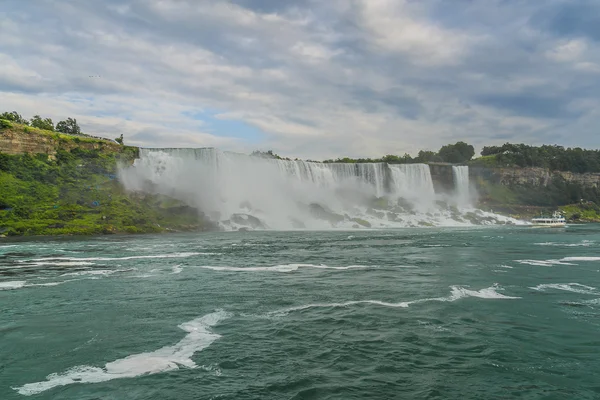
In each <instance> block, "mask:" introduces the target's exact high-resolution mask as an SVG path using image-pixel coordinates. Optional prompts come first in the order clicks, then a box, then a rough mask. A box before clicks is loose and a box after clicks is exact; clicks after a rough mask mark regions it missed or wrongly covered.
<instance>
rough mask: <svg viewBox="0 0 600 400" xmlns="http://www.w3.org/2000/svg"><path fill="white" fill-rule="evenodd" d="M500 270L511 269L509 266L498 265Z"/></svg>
mask: <svg viewBox="0 0 600 400" xmlns="http://www.w3.org/2000/svg"><path fill="white" fill-rule="evenodd" d="M498 267H500V268H506V269H513V267H511V266H510V265H499V266H498Z"/></svg>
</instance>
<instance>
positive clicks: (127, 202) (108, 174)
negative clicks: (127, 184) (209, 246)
mask: <svg viewBox="0 0 600 400" xmlns="http://www.w3.org/2000/svg"><path fill="white" fill-rule="evenodd" d="M23 135H28V136H27V137H26V139H27V140H23V139H22V136H23ZM0 137H2V138H3V140H4V142H6V141H8V140H9V139H10V140H19V141H20V142H19V143H17V144H16V146H20V145H23V146H24V145H25V144H26V143H29V144H31V143H40V145H39V146H42V147H44V149H45V151H44V152H42V153H37V154H33V155H31V154H29V153H23V154H6V153H4V152H0V235H1V236H28V235H92V234H113V233H159V232H173V231H201V230H209V229H214V226H213V225H212V224H211V223H210V222H209V221H208V220H207V219H205V218H204V217H203V215H202V214H201V213H200V212H198V210H196V209H194V208H192V207H189V206H187V205H186V204H184V203H182V202H180V201H177V200H174V199H172V198H169V197H167V196H160V195H149V194H142V193H129V192H127V191H126V190H125V189H124V188H123V186H122V185H121V184H120V182H119V180H118V176H117V174H118V168H119V166H120V165H128V164H131V163H132V162H133V160H134V159H135V157H136V156H137V152H138V149H137V148H135V147H129V146H120V145H117V144H115V143H109V142H108V141H107V140H102V139H96V138H86V137H82V138H79V137H73V136H69V135H63V134H57V133H55V132H51V131H43V130H40V129H35V128H29V127H26V126H15V125H14V124H12V125H11V127H10V128H6V129H4V130H0ZM28 146H29V148H30V147H31V146H30V145H28Z"/></svg>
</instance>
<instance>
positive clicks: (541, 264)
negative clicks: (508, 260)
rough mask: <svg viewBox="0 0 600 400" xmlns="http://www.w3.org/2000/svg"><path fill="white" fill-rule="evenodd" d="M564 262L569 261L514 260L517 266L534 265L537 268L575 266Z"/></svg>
mask: <svg viewBox="0 0 600 400" xmlns="http://www.w3.org/2000/svg"><path fill="white" fill-rule="evenodd" d="M564 261H569V260H566V259H564V258H562V259H560V260H515V262H518V263H519V264H527V265H535V266H538V267H552V266H554V265H577V264H571V263H567V262H564Z"/></svg>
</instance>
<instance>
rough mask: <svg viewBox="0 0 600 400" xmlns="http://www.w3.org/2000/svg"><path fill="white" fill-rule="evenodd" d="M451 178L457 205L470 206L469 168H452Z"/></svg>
mask: <svg viewBox="0 0 600 400" xmlns="http://www.w3.org/2000/svg"><path fill="white" fill-rule="evenodd" d="M452 177H453V179H454V190H455V192H456V198H457V201H458V203H459V204H461V205H468V204H470V202H471V193H470V186H469V167H468V166H465V165H460V166H452Z"/></svg>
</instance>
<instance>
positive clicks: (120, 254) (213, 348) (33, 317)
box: [0, 225, 600, 400]
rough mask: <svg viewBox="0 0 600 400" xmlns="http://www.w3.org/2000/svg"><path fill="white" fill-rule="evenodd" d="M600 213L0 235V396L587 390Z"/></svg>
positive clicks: (490, 395) (592, 386) (593, 382)
mask: <svg viewBox="0 0 600 400" xmlns="http://www.w3.org/2000/svg"><path fill="white" fill-rule="evenodd" d="M599 249H600V226H598V225H580V226H570V227H568V228H566V229H535V228H531V227H528V226H501V227H497V226H489V227H461V228H407V229H390V230H354V231H332V230H330V231H312V232H307V231H295V232H294V231H292V232H276V231H271V232H268V231H266V232H223V233H198V234H170V235H156V236H152V235H150V236H103V237H89V238H34V239H29V240H8V239H4V240H3V241H2V242H0V305H1V307H0V309H1V312H0V338H1V339H0V398H2V399H24V398H27V396H32V397H31V398H36V399H77V400H81V399H100V398H102V399H105V398H111V399H308V398H311V399H312V398H315V399H364V398H376V399H389V398H420V399H462V400H466V399H513V398H528V399H529V398H530V399H534V398H535V399H537V398H545V399H554V398H556V399H562V398H573V399H597V398H599V397H600V385H599V384H598V378H597V371H598V370H599V369H600V361H599V360H598V356H597V350H598V345H599V344H600V342H599V341H598V332H599V330H600V289H599V288H600V272H599V270H600V251H599Z"/></svg>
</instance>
